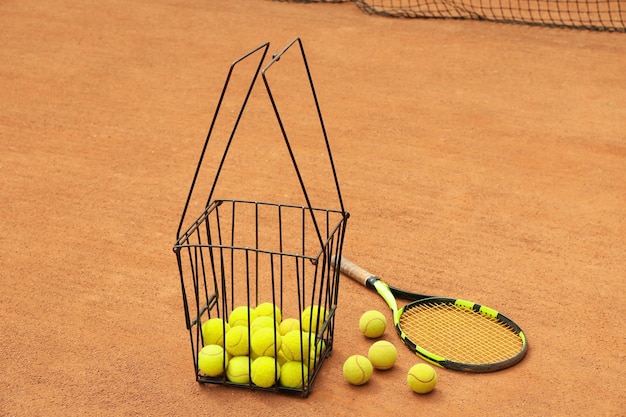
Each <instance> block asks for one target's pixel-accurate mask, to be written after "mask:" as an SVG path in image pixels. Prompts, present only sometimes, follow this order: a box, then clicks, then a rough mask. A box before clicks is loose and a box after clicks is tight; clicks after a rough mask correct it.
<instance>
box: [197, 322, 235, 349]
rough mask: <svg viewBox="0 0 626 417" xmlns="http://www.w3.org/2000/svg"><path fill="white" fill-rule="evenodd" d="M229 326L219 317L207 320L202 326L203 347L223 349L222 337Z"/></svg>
mask: <svg viewBox="0 0 626 417" xmlns="http://www.w3.org/2000/svg"><path fill="white" fill-rule="evenodd" d="M229 330H230V326H229V325H228V323H226V322H225V321H224V320H222V319H221V318H219V317H215V318H212V319H209V320H207V321H205V322H204V324H203V325H202V338H203V339H204V344H205V345H220V346H222V347H224V335H226V333H228V331H229Z"/></svg>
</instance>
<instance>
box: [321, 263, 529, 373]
mask: <svg viewBox="0 0 626 417" xmlns="http://www.w3.org/2000/svg"><path fill="white" fill-rule="evenodd" d="M332 264H333V267H336V266H337V265H336V264H335V262H332ZM339 270H340V271H341V272H342V273H344V274H345V275H347V276H348V277H350V278H352V279H354V280H355V281H358V282H360V283H362V284H363V285H365V286H366V287H367V288H370V289H372V290H374V291H376V292H377V293H378V294H379V295H380V296H381V297H382V298H383V299H384V300H385V301H386V302H387V305H388V306H389V307H390V308H391V311H392V313H393V324H394V326H395V327H396V331H397V332H398V334H399V335H400V338H401V339H402V341H403V342H404V344H405V345H407V346H408V347H409V349H412V350H414V351H415V353H416V354H417V355H418V356H420V357H422V358H423V359H425V360H426V361H428V362H430V363H432V364H434V365H439V366H442V367H444V368H447V369H452V370H455V371H465V372H492V371H497V370H500V369H504V368H508V367H509V366H512V365H515V364H516V363H518V362H519V361H520V360H522V358H523V357H524V355H525V354H526V350H527V349H528V343H527V341H526V335H525V334H524V332H523V331H522V329H521V328H520V327H519V326H518V325H517V324H515V323H514V322H513V320H511V319H509V318H507V317H505V316H504V315H502V314H500V313H498V312H497V311H496V310H493V309H491V308H489V307H485V306H483V305H480V304H476V303H472V302H470V301H465V300H460V299H454V298H446V297H432V296H427V295H421V294H415V293H412V292H408V291H403V290H400V289H398V288H394V287H391V286H389V285H387V284H386V283H385V282H383V281H382V280H381V279H380V278H379V277H377V276H375V275H373V274H370V273H369V272H367V271H366V270H364V269H363V268H361V267H359V266H358V265H355V264H354V263H352V262H350V261H349V260H347V259H345V258H341V262H340V263H339ZM396 297H397V298H402V299H405V300H409V301H411V302H410V303H409V304H407V305H405V306H404V307H402V308H401V309H398V305H397V303H396Z"/></svg>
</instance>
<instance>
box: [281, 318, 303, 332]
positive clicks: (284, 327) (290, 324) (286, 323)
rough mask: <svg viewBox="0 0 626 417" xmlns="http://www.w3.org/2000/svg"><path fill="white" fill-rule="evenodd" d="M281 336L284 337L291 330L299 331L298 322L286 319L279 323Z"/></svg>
mask: <svg viewBox="0 0 626 417" xmlns="http://www.w3.org/2000/svg"><path fill="white" fill-rule="evenodd" d="M279 330H280V334H281V336H284V335H286V334H287V333H289V332H290V331H292V330H300V320H298V319H294V318H291V317H290V318H286V319H285V320H283V321H281V322H280V326H279Z"/></svg>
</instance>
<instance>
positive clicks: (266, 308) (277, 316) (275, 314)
mask: <svg viewBox="0 0 626 417" xmlns="http://www.w3.org/2000/svg"><path fill="white" fill-rule="evenodd" d="M254 312H255V313H256V315H257V317H261V316H266V317H271V318H272V319H274V320H276V323H280V322H281V321H282V320H283V316H282V314H281V312H280V308H279V307H278V306H276V305H274V304H272V303H269V302H268V303H261V304H259V305H258V306H256V309H255V310H254Z"/></svg>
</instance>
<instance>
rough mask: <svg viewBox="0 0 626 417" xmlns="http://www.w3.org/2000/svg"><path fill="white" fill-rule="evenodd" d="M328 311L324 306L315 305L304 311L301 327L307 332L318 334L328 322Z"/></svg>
mask: <svg viewBox="0 0 626 417" xmlns="http://www.w3.org/2000/svg"><path fill="white" fill-rule="evenodd" d="M326 318H327V314H326V309H324V307H322V306H318V305H313V306H309V307H307V308H305V309H304V310H302V313H301V314H300V327H302V330H303V331H305V332H311V333H314V334H315V333H317V332H318V331H319V330H320V329H321V328H322V326H323V325H324V322H325V321H326Z"/></svg>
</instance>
